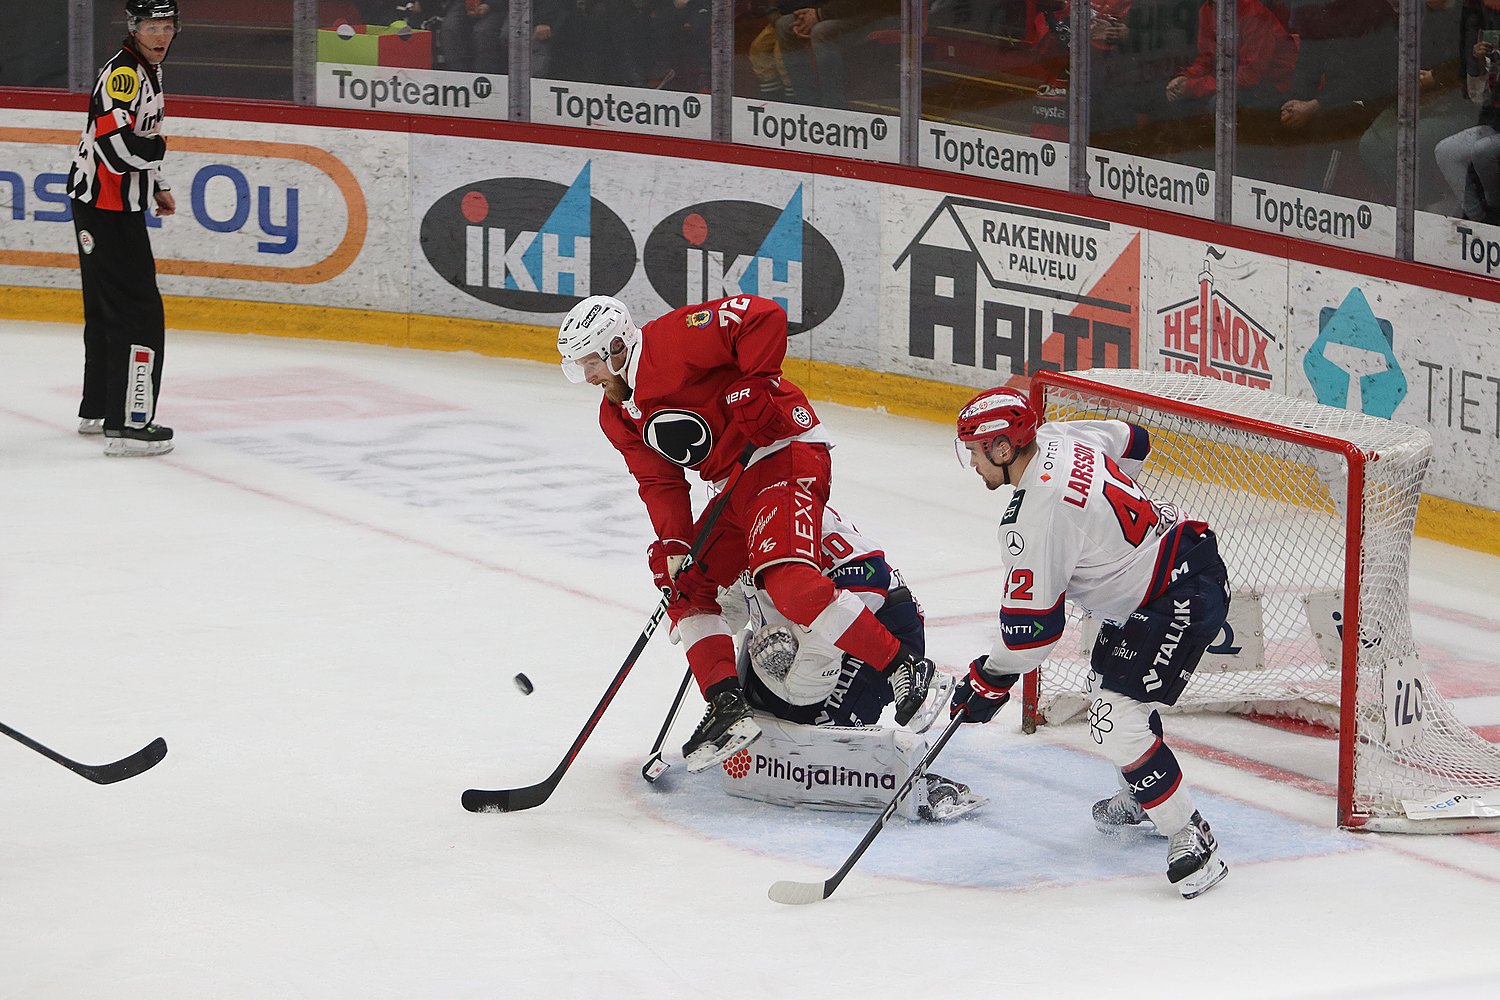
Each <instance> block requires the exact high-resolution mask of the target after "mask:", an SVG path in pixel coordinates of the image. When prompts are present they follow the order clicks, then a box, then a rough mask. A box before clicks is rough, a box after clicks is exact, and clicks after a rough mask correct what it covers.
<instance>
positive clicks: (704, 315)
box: [685, 309, 714, 326]
mask: <svg viewBox="0 0 1500 1000" xmlns="http://www.w3.org/2000/svg"><path fill="white" fill-rule="evenodd" d="M713 318H714V311H713V310H712V309H699V310H698V311H697V312H695V313H688V318H687V320H686V321H685V322H686V323H687V325H688V326H707V325H708V324H709V322H710V321H711V320H712V319H713Z"/></svg>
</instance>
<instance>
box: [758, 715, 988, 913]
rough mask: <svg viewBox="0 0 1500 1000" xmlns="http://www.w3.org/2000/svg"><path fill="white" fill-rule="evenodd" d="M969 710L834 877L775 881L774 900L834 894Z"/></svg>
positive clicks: (940, 739) (953, 724)
mask: <svg viewBox="0 0 1500 1000" xmlns="http://www.w3.org/2000/svg"><path fill="white" fill-rule="evenodd" d="M967 714H968V708H967V706H965V707H963V708H960V709H959V712H958V714H957V715H955V716H954V717H953V721H951V722H949V723H948V728H947V729H944V730H943V734H942V735H941V736H939V737H938V738H937V742H936V743H934V744H933V745H932V749H930V750H928V751H927V755H926V756H925V757H923V758H922V760H921V761H920V762H919V763H918V764H917V766H916V767H914V768H912V769H911V774H909V775H907V777H906V780H905V781H903V782H902V783H901V787H900V788H898V789H896V794H895V795H894V796H892V798H891V801H890V802H888V803H886V807H885V808H884V809H882V810H881V811H880V815H879V816H877V817H875V823H874V825H872V826H871V827H870V830H869V832H868V833H866V834H865V838H864V839H863V840H861V841H860V842H859V846H858V847H856V848H855V849H854V853H853V854H851V855H849V859H848V860H847V861H845V862H844V864H843V867H841V868H839V870H838V871H836V872H834V873H833V877H832V878H829V879H825V880H824V881H822V882H791V881H787V880H783V881H780V882H775V883H773V884H772V885H771V888H770V889H768V890H766V895H767V896H769V897H770V898H771V902H773V903H786V904H788V905H791V906H796V905H800V904H803V903H816V902H818V901H819V900H822V899H827V898H828V897H829V896H832V895H833V891H834V890H835V889H837V888H838V887H839V884H840V883H841V882H843V881H844V876H845V875H848V874H849V872H850V871H851V870H852V869H853V868H854V865H855V863H856V862H858V861H859V859H860V858H862V857H863V856H864V853H865V851H866V850H867V849H868V848H869V846H870V845H871V844H873V843H874V842H875V838H876V837H877V836H879V835H880V831H881V830H883V829H885V825H886V823H888V822H890V819H891V817H892V816H894V815H896V810H897V809H898V808H900V806H901V800H902V799H904V798H906V796H907V794H908V793H910V792H911V790H912V786H913V785H915V784H916V783H917V782H918V781H920V780H921V779H922V778H923V776H924V775H926V774H927V769H928V768H929V767H931V766H932V762H933V761H934V760H936V759H937V755H938V754H939V753H941V752H942V749H943V747H944V746H946V745H947V743H948V741H949V740H950V739H952V738H953V734H954V733H956V732H957V731H958V727H959V726H960V725H961V724H962V723H963V721H964V716H965V715H967Z"/></svg>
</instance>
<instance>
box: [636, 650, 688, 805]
mask: <svg viewBox="0 0 1500 1000" xmlns="http://www.w3.org/2000/svg"><path fill="white" fill-rule="evenodd" d="M692 679H693V671H692V670H691V669H689V670H688V671H687V673H685V674H683V675H682V683H681V684H679V685H677V697H675V698H673V699H672V707H671V708H669V709H667V718H666V720H665V721H663V722H662V724H661V732H659V733H657V734H656V742H655V743H653V744H651V758H650V759H649V760H647V761H646V763H644V764H642V765H641V777H643V778H645V779H646V780H647V781H648V782H651V783H652V784H655V783H656V779H657V778H660V777H661V776H662V775H664V774H666V773H667V768H669V767H671V766H672V765H671V764H670V763H668V762H667V761H666V760H664V759H663V758H662V755H661V748H662V746H663V745H664V744H665V743H666V742H667V733H668V731H669V730H671V728H672V723H674V722H676V721H677V713H678V711H679V710H681V708H682V699H683V698H684V697H686V695H687V689H688V684H689V683H690V682H691V681H692Z"/></svg>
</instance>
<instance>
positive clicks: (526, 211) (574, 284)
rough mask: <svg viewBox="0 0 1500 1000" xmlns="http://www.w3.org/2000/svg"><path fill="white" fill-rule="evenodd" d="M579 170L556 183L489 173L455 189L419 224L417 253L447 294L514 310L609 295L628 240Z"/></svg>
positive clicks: (563, 306) (618, 283)
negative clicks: (570, 179) (438, 277)
mask: <svg viewBox="0 0 1500 1000" xmlns="http://www.w3.org/2000/svg"><path fill="white" fill-rule="evenodd" d="M589 172H590V164H587V163H586V164H584V167H583V169H582V170H580V171H579V172H578V176H577V177H576V178H574V180H573V183H572V184H570V185H568V186H566V187H565V186H563V185H561V184H556V183H554V182H552V181H544V180H538V179H536V178H531V177H499V178H491V179H489V180H483V181H476V182H474V183H472V184H465V185H464V186H463V187H460V188H456V189H454V190H452V191H450V192H448V193H447V194H445V195H443V196H442V197H441V198H439V199H438V200H437V201H435V202H433V204H432V207H431V208H429V209H428V210H427V214H426V215H425V216H424V217H423V218H422V229H421V240H422V252H423V253H424V254H425V255H426V257H427V261H428V263H430V264H431V265H432V268H433V270H434V271H436V272H437V273H438V274H439V275H441V276H442V278H443V279H444V280H445V281H447V282H448V283H449V284H451V285H453V286H454V287H455V288H458V289H460V290H462V291H464V292H467V293H468V294H470V295H472V296H474V297H475V298H477V299H483V300H484V301H485V302H491V303H494V304H495V305H498V306H504V307H506V308H510V309H517V310H520V311H523V312H565V311H567V310H568V309H571V308H572V307H573V306H574V305H575V304H577V303H578V302H580V301H581V300H583V299H586V298H588V297H589V296H590V295H614V294H615V293H617V292H618V291H619V290H620V289H622V288H624V287H625V283H626V282H627V281H629V280H630V275H631V273H632V272H633V271H634V270H635V241H634V240H633V239H632V238H631V235H630V229H629V227H627V226H626V225H625V223H624V221H623V220H622V219H621V218H620V217H619V216H618V215H616V214H615V213H614V212H612V211H610V209H609V208H608V207H606V206H605V205H604V203H603V202H601V201H599V200H598V199H596V198H594V197H593V196H592V194H591V193H590V186H589Z"/></svg>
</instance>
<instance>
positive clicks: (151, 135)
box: [68, 42, 167, 212]
mask: <svg viewBox="0 0 1500 1000" xmlns="http://www.w3.org/2000/svg"><path fill="white" fill-rule="evenodd" d="M160 73H161V71H160V68H159V67H156V66H152V65H151V64H150V63H147V62H146V61H144V60H143V59H141V58H140V56H138V55H136V53H135V50H134V49H132V48H131V46H130V43H129V42H126V43H125V45H124V46H123V47H122V48H121V49H120V51H119V52H118V53H116V55H115V57H114V58H113V59H111V60H110V61H109V62H107V63H105V64H104V68H103V69H102V70H101V71H100V72H99V81H98V82H97V83H95V84H94V93H93V96H91V97H90V98H89V118H88V124H87V125H85V126H84V129H83V138H82V139H81V140H80V141H79V143H78V149H77V150H76V151H75V152H74V153H73V167H72V169H71V170H69V171H68V197H70V198H73V199H75V200H77V201H81V202H85V203H87V204H90V205H93V206H94V207H95V208H102V209H106V210H109V211H115V212H142V211H145V210H146V208H147V207H148V206H150V205H151V204H152V193H153V190H156V189H159V190H162V191H165V190H167V185H165V184H163V183H162V182H161V179H160V178H159V177H158V176H157V170H158V168H160V166H161V163H162V159H163V158H164V157H165V156H166V152H167V144H166V140H164V139H162V138H161V136H160V134H159V133H160V132H161V123H162V118H163V116H164V113H165V110H166V102H165V100H164V99H163V96H162V90H161V75H160Z"/></svg>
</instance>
